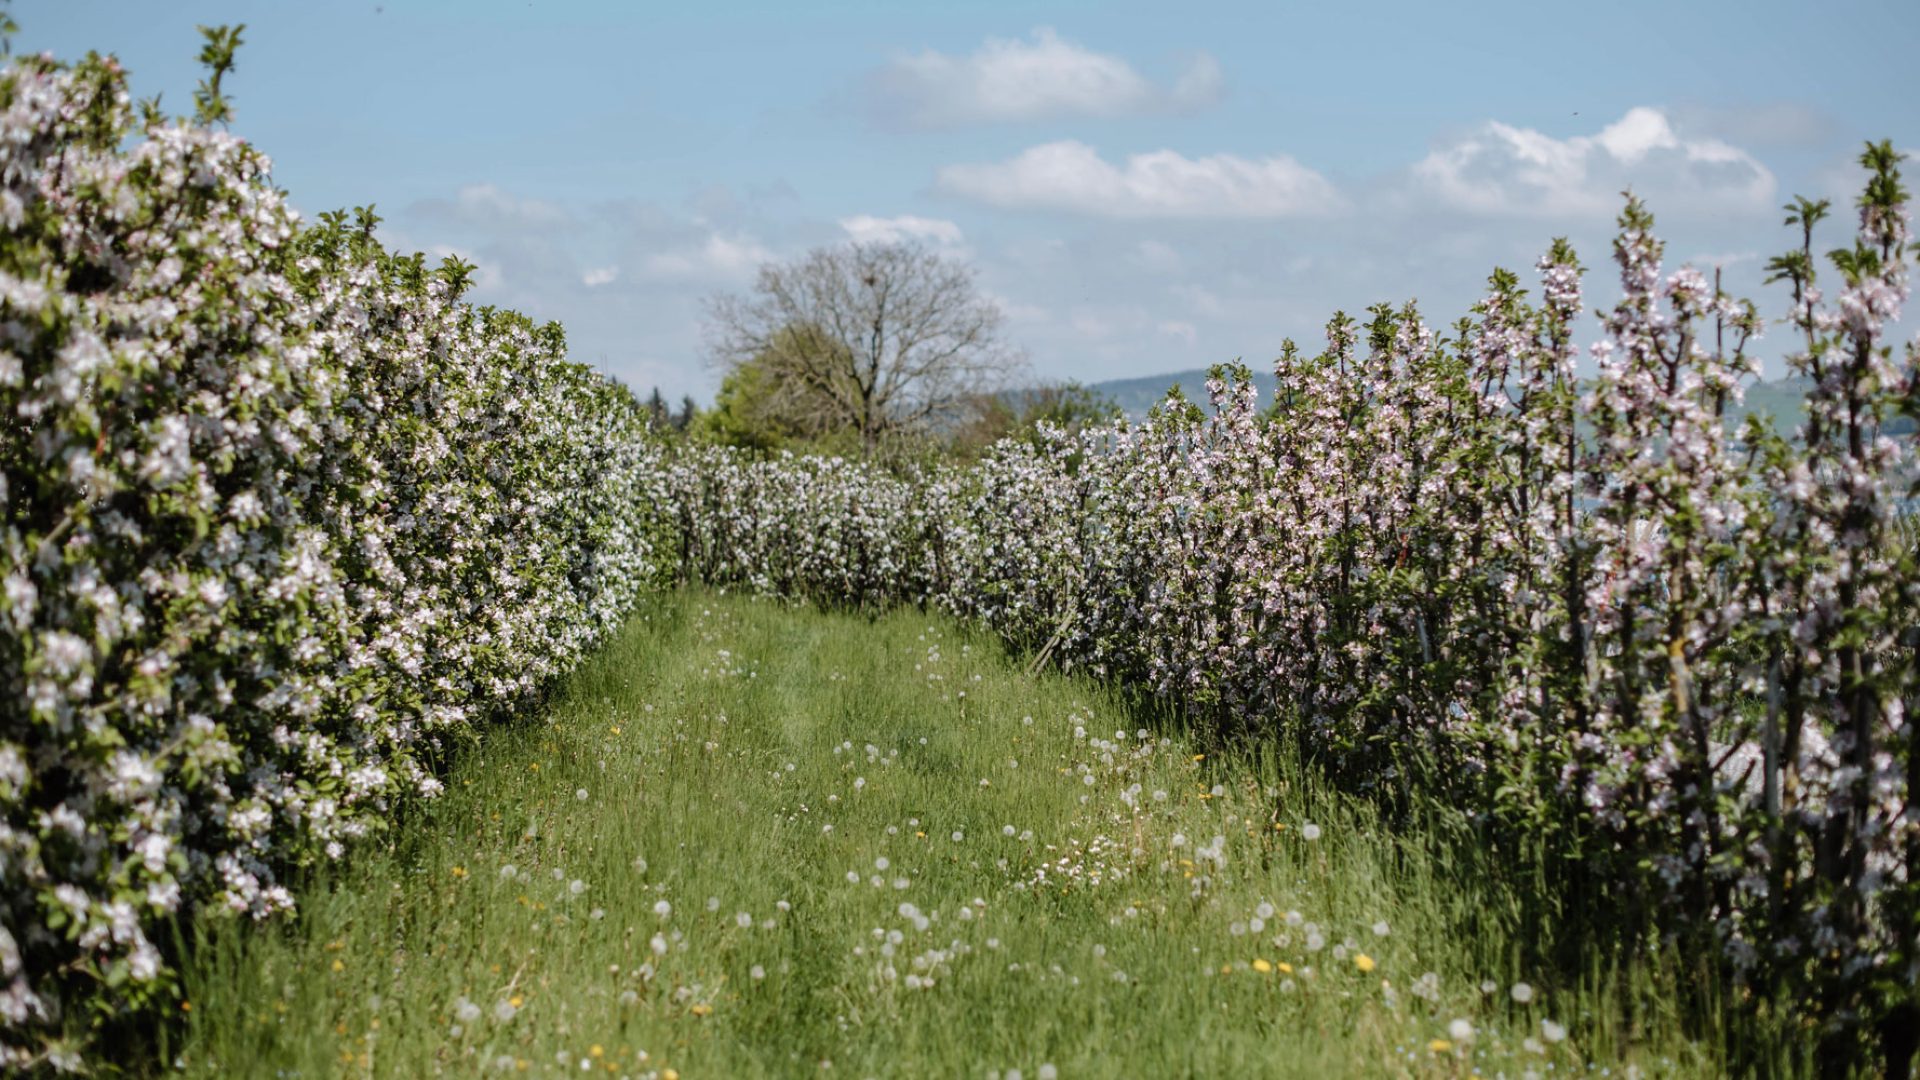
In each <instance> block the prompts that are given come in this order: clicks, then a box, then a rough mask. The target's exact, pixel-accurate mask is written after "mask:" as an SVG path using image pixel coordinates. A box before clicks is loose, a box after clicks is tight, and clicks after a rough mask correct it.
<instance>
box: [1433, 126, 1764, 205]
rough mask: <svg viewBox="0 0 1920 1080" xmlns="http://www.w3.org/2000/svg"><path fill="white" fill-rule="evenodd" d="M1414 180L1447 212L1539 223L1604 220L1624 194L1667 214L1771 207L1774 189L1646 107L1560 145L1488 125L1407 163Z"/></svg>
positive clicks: (1757, 173) (1728, 153)
mask: <svg viewBox="0 0 1920 1080" xmlns="http://www.w3.org/2000/svg"><path fill="white" fill-rule="evenodd" d="M1412 182H1413V187H1414V190H1415V193H1416V195H1417V196H1422V197H1425V198H1427V199H1432V200H1437V201H1438V202H1439V203H1440V204H1442V205H1444V206H1446V207H1448V208H1451V209H1454V210H1459V211H1465V212H1467V213H1472V214H1482V215H1496V216H1518V217H1542V218H1550V217H1579V216H1589V215H1594V214H1609V213H1611V212H1612V211H1613V210H1615V209H1617V208H1618V206H1619V203H1620V192H1621V191H1623V190H1626V189H1629V188H1631V189H1632V190H1633V191H1635V192H1637V193H1639V194H1641V195H1643V196H1647V197H1649V198H1651V199H1653V200H1654V201H1655V203H1656V205H1657V206H1660V207H1664V208H1669V209H1672V208H1684V209H1688V210H1707V211H1714V212H1736V213H1737V212H1751V211H1757V210H1770V209H1771V208H1772V207H1773V205H1774V203H1775V202H1776V187H1777V185H1776V184H1775V182H1774V177H1773V173H1772V172H1770V171H1768V169H1767V167H1766V166H1764V165H1762V164H1760V162H1759V161H1757V160H1755V159H1754V157H1753V156H1752V155H1750V154H1748V153H1747V152H1746V151H1745V150H1742V149H1740V148H1738V147H1736V146H1733V145H1732V144H1730V143H1727V142H1723V141H1721V140H1719V139H1716V138H1710V137H1689V136H1687V135H1685V134H1683V133H1682V132H1681V131H1679V130H1677V129H1676V128H1675V126H1674V124H1673V122H1672V120H1671V119H1670V118H1669V117H1668V115H1667V114H1666V113H1665V112H1664V111H1662V110H1660V109H1655V108H1647V107H1644V106H1643V107H1639V108H1634V109H1630V110H1628V111H1627V113H1626V115H1625V116H1622V117H1621V118H1620V119H1618V120H1616V121H1614V122H1613V123H1611V124H1608V125H1607V126H1606V127H1604V128H1602V129H1601V130H1600V131H1599V132H1598V133H1596V134H1593V135H1575V136H1572V137H1570V138H1565V139H1557V138H1554V137H1553V136H1550V135H1546V134H1543V133H1541V132H1539V131H1534V130H1532V129H1530V128H1518V127H1513V126H1511V125H1508V124H1503V123H1499V122H1497V121H1494V122H1489V123H1487V124H1485V125H1484V126H1482V127H1481V128H1480V129H1478V130H1477V131H1474V132H1472V133H1471V134H1468V135H1466V136H1464V137H1462V138H1459V139H1456V140H1453V141H1452V142H1449V143H1446V144H1444V145H1441V146H1439V147H1436V148H1435V149H1434V150H1433V151H1432V152H1431V153H1429V154H1428V155H1427V156H1426V157H1425V158H1423V159H1422V160H1421V161H1419V162H1418V163H1417V164H1415V165H1414V166H1413V170H1412Z"/></svg>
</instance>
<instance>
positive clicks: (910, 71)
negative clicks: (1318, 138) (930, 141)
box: [868, 27, 1225, 128]
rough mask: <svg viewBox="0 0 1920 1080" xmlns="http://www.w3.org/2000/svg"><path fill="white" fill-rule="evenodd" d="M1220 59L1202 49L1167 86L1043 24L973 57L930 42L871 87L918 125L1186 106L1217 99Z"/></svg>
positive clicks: (890, 112)
mask: <svg viewBox="0 0 1920 1080" xmlns="http://www.w3.org/2000/svg"><path fill="white" fill-rule="evenodd" d="M1224 82H1225V80H1224V77H1223V76H1222V74H1221V71H1220V64H1219V62H1218V61H1217V60H1215V59H1214V58H1213V57H1211V56H1209V55H1207V54H1205V53H1201V54H1198V55H1196V56H1195V57H1194V58H1193V59H1192V61H1191V62H1190V63H1189V64H1188V66H1187V68H1186V70H1184V71H1183V72H1182V73H1181V74H1180V75H1179V77H1178V78H1176V79H1175V80H1174V82H1173V85H1172V86H1167V87H1163V86H1160V85H1158V84H1156V83H1154V82H1153V81H1152V80H1150V79H1148V78H1146V77H1145V76H1143V75H1141V74H1140V73H1139V72H1138V71H1136V70H1134V68H1133V65H1131V64H1129V63H1127V62H1126V61H1125V60H1122V59H1120V58H1119V57H1117V56H1110V55H1107V54H1105V53H1097V52H1093V51H1092V50H1090V49H1086V48H1082V47H1081V46H1079V45H1075V44H1074V43H1072V42H1070V41H1066V40H1064V39H1062V38H1061V37H1060V36H1059V35H1057V34H1055V33H1054V32H1053V31H1052V30H1051V29H1048V28H1046V27H1040V28H1038V29H1036V30H1034V32H1033V36H1032V39H1031V40H1020V39H1012V40H1002V39H996V38H989V39H988V40H987V42H986V44H984V45H982V46H981V47H980V48H979V49H978V50H977V51H975V52H974V54H973V55H971V56H964V57H956V56H949V55H947V54H945V53H940V52H935V51H933V50H931V49H929V50H927V51H925V52H921V53H919V54H918V55H913V56H900V57H896V58H895V59H894V60H893V61H892V62H891V63H889V64H888V65H887V66H886V67H884V68H882V69H881V70H880V71H879V72H877V73H876V74H875V75H874V77H873V78H872V80H870V84H869V87H868V91H869V93H870V94H871V95H872V102H873V107H874V109H875V110H876V111H877V112H878V113H879V114H880V115H881V116H882V117H883V118H884V119H888V120H891V121H894V122H900V123H905V124H906V125H908V126H911V127H919V128H945V127H956V126H960V125H965V124H980V123H995V122H1003V121H1024V120H1044V119H1051V118H1057V117H1065V116H1131V115H1138V114H1141V113H1158V112H1179V111H1184V110H1188V109H1194V108H1198V107H1200V106H1203V105H1207V104H1210V103H1212V102H1213V101H1215V100H1217V99H1218V98H1219V97H1220V93H1221V89H1222V87H1223V85H1224Z"/></svg>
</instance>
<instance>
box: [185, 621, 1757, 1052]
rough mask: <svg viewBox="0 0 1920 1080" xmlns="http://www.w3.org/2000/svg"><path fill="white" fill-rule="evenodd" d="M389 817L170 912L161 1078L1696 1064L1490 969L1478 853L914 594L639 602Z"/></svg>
mask: <svg viewBox="0 0 1920 1080" xmlns="http://www.w3.org/2000/svg"><path fill="white" fill-rule="evenodd" d="M1143 736H1144V737H1143ZM410 815H411V816H410V817H409V819H408V820H405V821H402V822H399V823H397V825H396V828H394V829H393V830H392V832H391V834H390V838H389V839H388V841H387V842H386V843H385V844H383V845H382V846H379V847H377V848H375V847H372V846H369V847H368V848H366V849H363V850H362V851H360V852H358V853H357V854H356V856H355V857H354V858H353V859H352V860H350V862H349V864H348V865H347V866H346V867H345V868H343V869H340V870H337V871H334V872H333V873H332V874H331V875H329V876H326V877H323V878H319V879H316V880H314V881H311V882H308V883H306V885H305V886H304V888H303V889H302V893H301V898H300V904H301V908H300V914H299V915H298V916H297V917H296V918H294V919H292V920H290V921H289V922H288V923H287V924H286V925H284V926H272V925H268V926H259V927H255V926H248V925H240V924H236V923H234V922H232V921H228V920H222V919H208V920H204V921H203V922H202V923H200V924H199V925H198V926H197V927H196V928H195V929H194V930H193V931H192V937H193V940H192V941H191V942H189V943H187V948H186V950H185V951H186V956H185V960H184V977H185V986H186V992H187V1000H188V1003H189V1005H188V1007H187V1008H186V1009H185V1010H184V1011H183V1017H182V1019H181V1021H180V1023H179V1024H178V1025H176V1027H175V1028H174V1029H172V1030H171V1031H170V1032H169V1033H168V1041H169V1042H170V1044H171V1045H169V1046H167V1047H166V1048H165V1049H164V1051H163V1053H162V1055H161V1056H160V1059H159V1063H156V1064H155V1065H154V1066H153V1069H154V1070H155V1071H161V1070H165V1071H171V1072H174V1073H176V1074H178V1073H184V1074H187V1075H194V1076H272V1077H305V1078H318V1077H333V1076H406V1077H413V1076H467V1075H484V1074H490V1073H493V1072H494V1071H496V1070H503V1071H504V1072H505V1073H507V1074H527V1075H549V1076H557V1075H561V1074H565V1075H574V1076H579V1075H588V1074H599V1075H613V1076H627V1077H644V1076H655V1077H662V1078H667V1077H676V1076H678V1077H687V1078H693V1077H757V1076H809V1075H839V1076H849V1077H869V1076H872V1077H912V1076H972V1077H981V1076H998V1077H1001V1078H1003V1080H1012V1078H1014V1077H1016V1076H1018V1077H1021V1078H1023V1080H1033V1078H1036V1077H1043V1076H1044V1077H1053V1076H1058V1077H1071V1078H1077V1077H1091V1076H1223V1077H1243V1076H1340V1075H1361V1076H1394V1075H1416V1076H1466V1075H1482V1076H1487V1077H1493V1076H1500V1075H1504V1076H1508V1077H1516V1078H1517V1077H1520V1076H1523V1075H1526V1074H1527V1073H1528V1071H1529V1070H1532V1071H1534V1072H1536V1073H1538V1074H1539V1075H1542V1076H1570V1075H1602V1074H1603V1070H1604V1074H1605V1075H1610V1076H1623V1075H1629V1074H1631V1073H1633V1072H1636V1071H1639V1072H1644V1073H1645V1074H1646V1075H1703V1074H1714V1073H1718V1072H1720V1071H1722V1069H1723V1062H1722V1061H1721V1060H1720V1058H1719V1057H1718V1051H1717V1050H1716V1049H1715V1047H1716V1046H1717V1045H1718V1040H1717V1039H1715V1038H1711V1037H1700V1038H1696V1039H1694V1040H1690V1039H1689V1038H1688V1037H1687V1035H1686V1033H1685V1032H1684V1031H1683V1030H1682V1026H1681V1020H1680V1017H1681V1014H1682V1013H1683V1012H1685V1010H1681V1009H1678V1008H1677V1007H1675V1008H1666V1007H1664V1006H1663V1004H1662V1001H1661V1000H1660V999H1659V998H1658V997H1657V996H1656V997H1654V998H1652V999H1651V1001H1650V1002H1649V1000H1648V999H1647V995H1645V994H1641V995H1638V997H1639V1000H1636V1001H1635V1002H1634V1005H1635V1013H1636V1015H1637V1017H1638V1018H1637V1019H1636V1020H1635V1022H1634V1023H1632V1024H1623V1023H1620V1022H1618V1018H1619V1017H1620V1016H1622V1015H1624V1012H1625V1006H1624V1004H1623V1002H1621V1001H1620V1000H1617V998H1618V997H1619V995H1620V994H1621V993H1622V991H1620V990H1619V989H1618V985H1619V980H1614V979H1611V978H1605V977H1602V976H1601V974H1600V973H1595V972H1589V973H1588V975H1587V976H1586V977H1583V978H1578V979H1573V980H1564V979H1563V980H1559V981H1556V980H1555V979H1553V978H1552V977H1550V976H1549V975H1547V974H1546V973H1542V972H1537V971H1527V970H1521V969H1520V965H1521V964H1522V961H1521V960H1520V959H1519V958H1520V957H1522V956H1523V955H1525V954H1526V953H1527V950H1526V949H1523V948H1522V947H1521V945H1522V944H1523V943H1522V942H1520V941H1518V940H1516V937H1515V932H1514V931H1513V930H1512V929H1511V928H1512V927H1513V926H1514V925H1515V924H1517V922H1518V916H1517V912H1518V910H1519V905H1518V900H1517V897H1518V892H1517V890H1518V889H1519V888H1520V886H1519V885H1517V884H1514V883H1511V882H1507V881H1504V880H1503V879H1502V875H1501V873H1500V868H1499V867H1494V866H1489V865H1488V864H1487V863H1486V861H1485V860H1484V859H1481V858H1477V857H1476V856H1475V855H1474V853H1473V852H1471V851H1469V850H1464V849H1463V848H1460V847H1456V846H1450V845H1448V844H1446V843H1441V842H1437V841H1436V839H1435V837H1433V836H1430V835H1423V834H1421V833H1420V832H1419V831H1418V830H1415V831H1413V832H1411V833H1409V832H1407V831H1405V830H1402V831H1400V832H1395V831H1393V830H1388V829H1385V828H1383V827H1381V826H1380V825H1379V823H1378V822H1377V820H1376V818H1375V816H1374V815H1373V814H1372V813H1371V812H1370V810H1369V808H1368V806H1367V805H1366V804H1365V803H1362V802H1359V801H1356V800H1352V799H1348V798H1344V797H1342V796H1340V795H1338V794H1336V793H1333V792H1330V791H1328V790H1326V788H1325V787H1324V785H1321V784H1318V783H1316V782H1315V781H1314V780H1313V779H1312V777H1311V774H1310V772H1309V771H1308V770H1305V769H1303V768H1301V767H1299V765H1298V764H1297V763H1293V762H1289V761H1286V760H1284V759H1282V758H1281V757H1279V756H1277V755H1276V754H1275V753H1273V752H1270V751H1269V752H1255V751H1246V750H1242V751H1234V750H1220V749H1218V748H1214V747H1203V746H1197V745H1196V744H1194V743H1193V742H1192V741H1191V740H1190V738H1189V736H1187V735H1185V734H1183V733H1181V732H1180V731H1178V730H1175V729H1173V728H1170V727H1168V726H1166V725H1164V724H1160V725H1155V724H1151V723H1149V722H1148V721H1145V720H1143V719H1142V718H1141V717H1140V715H1139V714H1137V713H1136V712H1134V711H1131V710H1130V709H1129V708H1128V707H1127V706H1126V705H1125V703H1124V702H1122V701H1120V700H1119V699H1117V698H1115V697H1114V696H1112V695H1111V694H1110V693H1109V692H1107V691H1105V690H1103V689H1101V688H1100V687H1097V686H1095V685H1093V684H1090V683H1088V682H1085V681H1082V680H1078V679H1074V678H1069V677H1065V676H1061V675H1058V674H1052V673H1047V674H1040V675H1037V676H1036V675H1033V674H1030V673H1029V672H1028V671H1027V670H1026V669H1025V668H1024V666H1023V662H1022V660H1021V658H1019V657H1013V656H1009V655H1007V654H1006V652H1005V651H1004V650H1003V649H1002V648H1001V647H1000V646H999V645H998V644H997V643H996V642H995V641H993V640H992V639H991V638H989V637H986V636H983V635H980V634H977V633H974V632H972V631H969V630H968V629H966V628H964V627H962V626H961V625H959V624H957V623H955V622H953V621H951V620H949V619H945V618H941V617H935V616H930V615H927V614H923V613H917V612H911V611H903V612H896V613H893V614H890V615H887V616H884V617H881V618H879V619H877V620H869V619H867V618H864V617H860V616H854V615H842V614H823V613H820V612H817V611H815V610H812V609H807V608H796V607H791V606H785V605H780V604H775V603H770V602H764V601H756V600H751V599H745V598H738V597H731V596H722V595H718V594H714V593H710V592H697V591H690V592H681V593H677V594H669V595H666V596H662V597H660V598H658V599H657V600H655V601H653V602H652V603H651V604H650V606H649V607H648V608H647V609H646V610H645V611H643V612H642V613H641V614H640V615H639V616H637V617H636V618H635V619H634V620H633V621H632V622H631V623H630V624H629V625H628V626H627V628H626V629H625V630H624V632H623V633H622V634H621V635H620V636H619V637H618V638H617V640H615V641H614V642H612V643H611V644H610V646H609V647H607V648H606V649H605V650H603V651H602V653H601V654H600V655H599V656H597V657H596V658H595V659H594V660H592V661H591V662H589V663H588V664H587V665H586V666H585V668H584V669H582V670H581V671H580V672H578V673H577V674H576V675H575V676H574V677H573V678H572V679H570V680H569V681H568V682H567V683H566V685H565V686H564V687H563V688H562V689H561V691H560V693H559V694H558V696H557V697H556V699H555V700H554V702H553V704H552V706H551V708H550V709H548V710H547V711H546V712H545V713H544V714H543V715H542V716H540V717H539V718H537V719H528V720H526V721H524V722H521V723H518V724H513V725H507V726H503V727H501V728H499V729H498V730H496V731H495V732H493V733H492V734H491V735H490V736H489V737H488V739H487V741H486V742H485V744H484V745H483V746H480V747H478V748H477V749H474V750H472V751H471V752H469V753H468V754H466V756H465V757H464V759H463V760H462V761H461V762H460V763H459V765H458V766H457V767H456V768H455V769H454V770H453V772H452V774H451V776H450V777H449V778H448V791H447V794H446V795H444V796H443V797H442V798H440V799H438V800H435V801H433V802H431V803H429V804H426V805H423V806H420V807H417V808H415V809H413V810H412V811H410ZM1517 983H1524V984H1527V986H1526V988H1523V989H1520V990H1519V991H1517V992H1516V989H1515V984H1517ZM1529 989H1530V990H1531V994H1529V993H1528V990H1529ZM1517 999H1525V1000H1517ZM1693 1015H1694V1018H1695V1022H1696V1024H1698V1023H1699V1022H1700V1021H1699V1018H1698V1010H1697V1009H1696V1010H1693ZM1709 1026H1711V1025H1709ZM1562 1032H1566V1034H1564V1036H1562ZM1694 1034H1695V1035H1696V1036H1699V1035H1700V1034H1701V1033H1700V1032H1697V1031H1696V1032H1695V1033H1694ZM1707 1034H1708V1035H1711V1032H1708V1033H1707ZM1556 1036H1562V1037H1559V1038H1556ZM1016 1070H1017V1072H1016Z"/></svg>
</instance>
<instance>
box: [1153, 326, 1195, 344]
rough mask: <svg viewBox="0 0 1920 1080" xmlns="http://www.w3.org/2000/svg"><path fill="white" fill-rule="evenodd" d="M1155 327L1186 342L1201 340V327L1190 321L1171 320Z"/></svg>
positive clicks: (1192, 342) (1191, 342)
mask: <svg viewBox="0 0 1920 1080" xmlns="http://www.w3.org/2000/svg"><path fill="white" fill-rule="evenodd" d="M1155 329H1157V330H1159V331H1160V332H1161V333H1163V334H1165V335H1167V336H1168V337H1176V338H1179V339H1180V340H1182V341H1184V342H1186V343H1187V344H1189V345H1192V344H1194V343H1195V342H1197V341H1199V340H1200V330H1199V328H1198V327H1196V326H1194V325H1193V324H1192V323H1190V322H1181V321H1179V320H1170V321H1168V322H1163V323H1161V324H1160V325H1159V326H1157V327H1155Z"/></svg>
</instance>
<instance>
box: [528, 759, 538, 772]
mask: <svg viewBox="0 0 1920 1080" xmlns="http://www.w3.org/2000/svg"><path fill="white" fill-rule="evenodd" d="M527 768H528V769H530V770H532V771H533V772H539V771H540V763H539V762H537V761H535V762H533V763H531V764H529V765H528V766H527Z"/></svg>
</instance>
